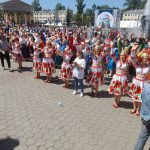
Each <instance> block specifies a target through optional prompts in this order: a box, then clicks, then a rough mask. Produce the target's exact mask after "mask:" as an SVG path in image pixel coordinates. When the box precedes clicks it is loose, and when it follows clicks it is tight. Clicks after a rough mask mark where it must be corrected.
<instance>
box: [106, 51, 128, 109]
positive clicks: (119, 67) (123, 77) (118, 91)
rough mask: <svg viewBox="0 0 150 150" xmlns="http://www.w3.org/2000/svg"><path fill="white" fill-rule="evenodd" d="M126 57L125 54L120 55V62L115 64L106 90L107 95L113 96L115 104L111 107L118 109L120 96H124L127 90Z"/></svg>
mask: <svg viewBox="0 0 150 150" xmlns="http://www.w3.org/2000/svg"><path fill="white" fill-rule="evenodd" d="M126 57H127V55H126V53H125V52H122V53H121V54H120V60H119V61H118V62H117V64H116V73H115V75H114V76H113V79H112V81H111V83H110V85H109V88H108V91H109V93H110V94H114V97H115V102H114V103H113V107H115V108H118V106H119V103H120V100H121V97H122V95H124V94H126V93H127V92H128V89H129V86H128V81H127V69H128V64H127V62H126Z"/></svg>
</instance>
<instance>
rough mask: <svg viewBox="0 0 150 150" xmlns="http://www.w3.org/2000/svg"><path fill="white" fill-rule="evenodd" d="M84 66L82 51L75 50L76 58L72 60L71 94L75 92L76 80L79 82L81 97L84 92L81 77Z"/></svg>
mask: <svg viewBox="0 0 150 150" xmlns="http://www.w3.org/2000/svg"><path fill="white" fill-rule="evenodd" d="M85 66H86V61H85V59H84V54H83V52H82V51H78V52H77V58H76V59H75V60H74V62H73V67H74V68H73V78H74V92H73V95H76V94H77V90H78V82H79V84H80V88H81V93H80V97H83V95H84V93H83V90H84V86H83V79H84V69H85Z"/></svg>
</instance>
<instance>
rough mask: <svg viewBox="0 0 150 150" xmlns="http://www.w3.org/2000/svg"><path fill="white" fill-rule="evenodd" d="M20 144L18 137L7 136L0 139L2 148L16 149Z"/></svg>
mask: <svg viewBox="0 0 150 150" xmlns="http://www.w3.org/2000/svg"><path fill="white" fill-rule="evenodd" d="M18 145H19V141H18V140H16V139H11V138H9V137H8V138H6V139H0V150H14V148H15V147H17V146H18Z"/></svg>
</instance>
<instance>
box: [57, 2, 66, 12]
mask: <svg viewBox="0 0 150 150" xmlns="http://www.w3.org/2000/svg"><path fill="white" fill-rule="evenodd" d="M58 10H66V8H65V6H63V5H62V4H61V3H57V4H56V6H55V11H58Z"/></svg>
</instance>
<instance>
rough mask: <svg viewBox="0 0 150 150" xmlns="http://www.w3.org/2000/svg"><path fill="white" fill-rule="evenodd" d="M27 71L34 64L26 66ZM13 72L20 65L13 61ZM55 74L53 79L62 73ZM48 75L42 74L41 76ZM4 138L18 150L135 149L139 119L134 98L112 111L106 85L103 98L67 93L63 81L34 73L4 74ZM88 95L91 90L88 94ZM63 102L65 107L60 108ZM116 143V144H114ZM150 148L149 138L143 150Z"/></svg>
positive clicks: (0, 115) (0, 92) (0, 104)
mask: <svg viewBox="0 0 150 150" xmlns="http://www.w3.org/2000/svg"><path fill="white" fill-rule="evenodd" d="M23 65H24V66H25V67H31V66H32V64H31V63H28V62H25V63H23ZM12 66H13V68H16V64H15V63H12ZM58 71H59V70H57V73H56V74H55V75H53V76H54V77H55V76H56V75H57V74H58ZM41 75H42V76H44V74H41ZM0 76H1V80H0V86H1V88H0V139H5V138H7V137H8V136H9V137H10V138H12V139H17V140H18V141H19V145H18V147H15V148H14V150H38V149H39V150H132V149H133V148H134V145H135V143H136V140H137V137H138V135H139V133H140V128H141V121H140V118H139V117H136V116H135V115H130V114H129V111H130V107H127V106H132V100H131V99H130V98H128V97H123V98H122V105H123V107H121V108H119V109H113V108H112V102H113V98H112V97H111V96H109V95H108V94H107V88H108V86H106V85H103V86H102V87H101V88H100V90H102V92H100V97H99V98H91V97H90V96H88V95H86V96H85V97H83V98H82V99H81V98H79V94H78V95H76V96H73V95H72V89H64V88H62V87H61V85H60V83H59V82H53V83H51V84H44V83H43V81H42V80H34V79H33V76H34V74H33V73H32V72H30V71H23V72H22V73H19V72H18V71H14V72H13V73H10V72H8V71H4V72H2V71H0ZM87 92H90V89H89V88H86V89H85V93H87ZM58 102H62V103H63V104H64V107H63V108H62V107H59V106H58ZM116 143H117V144H116ZM149 147H150V140H149V141H148V142H147V144H146V146H145V149H146V150H147V149H148V148H149Z"/></svg>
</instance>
